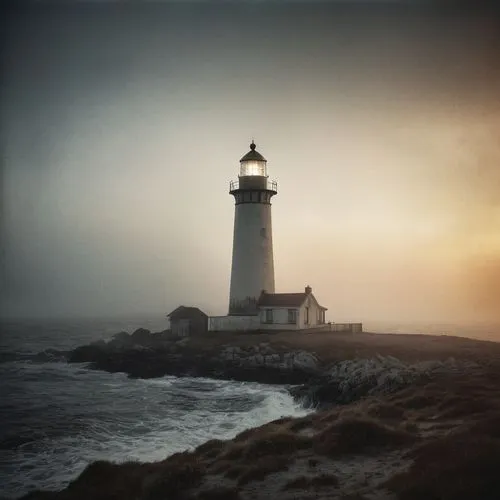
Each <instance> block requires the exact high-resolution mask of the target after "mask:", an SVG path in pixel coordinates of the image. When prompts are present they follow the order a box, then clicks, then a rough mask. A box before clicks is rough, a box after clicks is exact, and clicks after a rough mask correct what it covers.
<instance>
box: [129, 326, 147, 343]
mask: <svg viewBox="0 0 500 500" xmlns="http://www.w3.org/2000/svg"><path fill="white" fill-rule="evenodd" d="M130 337H131V339H132V340H133V341H134V343H136V344H143V343H147V342H149V341H150V340H151V339H152V337H151V330H147V329H146V328H138V329H137V330H136V331H135V332H134V333H133V334H132V335H131V336H130Z"/></svg>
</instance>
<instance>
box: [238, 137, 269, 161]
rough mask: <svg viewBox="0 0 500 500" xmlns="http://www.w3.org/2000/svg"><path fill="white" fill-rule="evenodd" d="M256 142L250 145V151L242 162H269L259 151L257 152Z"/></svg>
mask: <svg viewBox="0 0 500 500" xmlns="http://www.w3.org/2000/svg"><path fill="white" fill-rule="evenodd" d="M255 148H256V146H255V142H253V141H252V144H250V151H249V152H248V153H247V154H246V155H245V156H244V157H243V158H242V159H241V160H240V162H241V161H267V160H266V159H265V158H264V157H263V156H262V155H261V154H260V153H259V152H258V151H256V150H255Z"/></svg>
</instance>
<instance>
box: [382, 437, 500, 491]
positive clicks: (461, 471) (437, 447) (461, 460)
mask: <svg viewBox="0 0 500 500" xmlns="http://www.w3.org/2000/svg"><path fill="white" fill-rule="evenodd" d="M410 455H411V457H412V458H413V459H414V461H413V464H412V465H411V467H410V468H409V470H408V471H407V472H405V473H402V474H398V475H396V476H394V477H392V478H391V479H389V481H387V483H386V484H385V486H386V487H387V488H389V489H390V490H392V491H393V492H395V493H396V494H397V495H398V498H399V499H400V500H420V499H422V498H426V499H429V500H470V499H473V498H474V499H476V498H477V499H481V500H496V499H498V498H500V475H499V474H498V464H499V463H500V441H499V440H497V439H492V438H490V437H487V436H480V435H475V434H473V433H462V435H457V434H456V433H454V434H450V435H448V436H445V437H442V438H440V439H436V440H433V441H431V442H429V443H426V444H424V445H422V446H420V447H418V448H417V449H415V450H414V451H413V452H412V453H411V454H410Z"/></svg>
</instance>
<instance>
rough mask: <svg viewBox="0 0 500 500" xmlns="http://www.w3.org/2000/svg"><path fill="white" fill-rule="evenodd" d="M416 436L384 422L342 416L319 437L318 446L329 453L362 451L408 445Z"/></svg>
mask: <svg viewBox="0 0 500 500" xmlns="http://www.w3.org/2000/svg"><path fill="white" fill-rule="evenodd" d="M415 440H416V436H415V435H414V434H411V433H409V432H407V431H404V430H401V429H397V428H392V427H389V426H387V425H384V424H383V423H381V422H379V421H376V420H371V419H367V418H365V419H363V418H351V419H346V418H341V419H339V420H338V421H337V422H335V423H334V424H332V425H330V426H328V427H327V428H326V429H325V430H324V431H322V432H321V433H320V434H319V435H318V436H317V437H316V438H315V449H316V451H317V452H318V453H320V454H323V455H327V456H330V457H332V456H339V455H345V454H352V453H361V452H366V451H370V450H373V449H379V448H381V447H400V446H405V445H406V446H407V445H409V444H411V443H413V442H415Z"/></svg>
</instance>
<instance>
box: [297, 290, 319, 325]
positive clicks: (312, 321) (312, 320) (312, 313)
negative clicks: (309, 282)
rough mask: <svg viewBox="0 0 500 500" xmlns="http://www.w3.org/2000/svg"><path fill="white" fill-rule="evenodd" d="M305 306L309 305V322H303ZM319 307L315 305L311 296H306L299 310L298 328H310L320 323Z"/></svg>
mask: <svg viewBox="0 0 500 500" xmlns="http://www.w3.org/2000/svg"><path fill="white" fill-rule="evenodd" d="M306 307H309V323H307V324H306V323H305V320H306ZM320 312H321V309H320V308H319V306H318V305H317V303H316V301H315V300H314V298H313V297H311V296H308V297H307V299H306V300H305V302H304V304H302V306H301V308H300V312H299V328H311V327H313V326H316V325H318V324H320V322H319V314H320Z"/></svg>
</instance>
